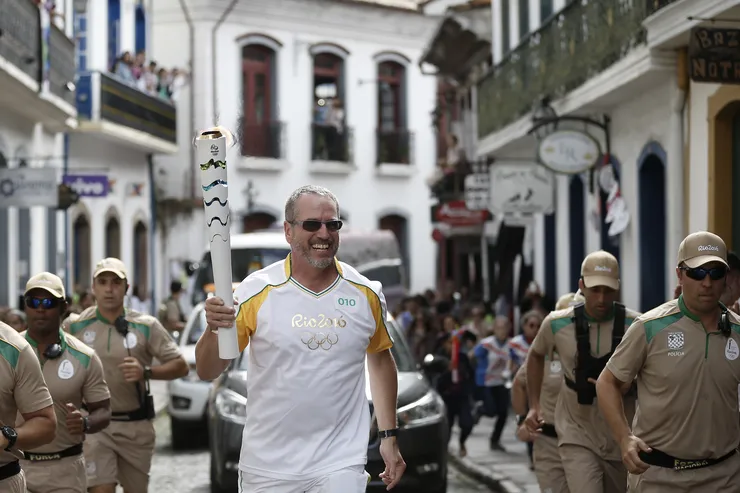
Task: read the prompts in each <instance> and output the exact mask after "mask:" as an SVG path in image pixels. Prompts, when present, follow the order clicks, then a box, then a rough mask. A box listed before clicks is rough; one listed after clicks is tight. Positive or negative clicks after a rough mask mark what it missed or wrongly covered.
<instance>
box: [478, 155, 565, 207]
mask: <svg viewBox="0 0 740 493" xmlns="http://www.w3.org/2000/svg"><path fill="white" fill-rule="evenodd" d="M554 190H555V179H554V176H553V174H552V173H551V172H550V171H549V170H548V169H545V168H543V167H542V166H540V165H539V164H535V163H532V164H522V163H499V162H497V163H496V164H494V165H493V166H491V198H490V202H489V210H490V211H491V212H492V213H493V214H514V215H517V214H519V215H521V214H551V213H552V212H553V210H554V205H555V200H554ZM511 220H515V219H514V216H512V217H511Z"/></svg>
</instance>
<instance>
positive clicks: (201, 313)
mask: <svg viewBox="0 0 740 493" xmlns="http://www.w3.org/2000/svg"><path fill="white" fill-rule="evenodd" d="M204 330H206V311H205V310H203V309H202V308H201V309H199V310H198V312H197V313H195V314H193V326H192V327H190V332H188V339H187V341H185V344H186V345H188V346H189V345H191V344H195V343H196V342H198V339H200V336H201V335H202V334H203V331H204Z"/></svg>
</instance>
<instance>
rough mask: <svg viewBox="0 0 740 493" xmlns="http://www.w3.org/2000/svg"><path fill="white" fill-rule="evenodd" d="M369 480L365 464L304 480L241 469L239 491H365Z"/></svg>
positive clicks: (312, 492)
mask: <svg viewBox="0 0 740 493" xmlns="http://www.w3.org/2000/svg"><path fill="white" fill-rule="evenodd" d="M368 482H370V475H369V474H368V473H367V472H365V468H364V467H363V466H352V467H346V468H344V469H340V470H338V471H334V472H332V473H330V474H327V475H325V476H323V477H321V478H316V479H304V480H285V479H272V478H266V477H264V476H256V475H254V474H250V473H248V472H243V471H239V493H365V490H366V489H367V484H368Z"/></svg>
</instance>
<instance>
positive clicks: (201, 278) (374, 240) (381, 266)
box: [191, 229, 406, 310]
mask: <svg viewBox="0 0 740 493" xmlns="http://www.w3.org/2000/svg"><path fill="white" fill-rule="evenodd" d="M341 238H342V241H341V243H340V246H339V252H338V253H337V257H338V258H339V259H340V260H341V261H343V262H346V263H348V264H350V265H351V266H352V267H354V268H355V269H357V270H358V271H359V272H360V273H361V274H362V275H364V276H366V277H367V278H368V279H370V280H373V281H380V282H381V283H382V285H383V293H384V294H385V297H386V303H387V305H388V308H389V310H392V309H393V308H395V306H396V305H397V304H398V303H400V302H401V300H403V298H404V296H405V295H406V288H405V275H404V265H403V260H402V258H401V251H400V249H399V247H398V242H397V241H396V237H395V235H394V234H393V233H392V232H390V231H385V230H376V231H368V232H360V231H352V230H350V231H346V232H345V231H342V233H341ZM288 253H290V246H289V245H288V243H287V242H286V241H285V234H284V232H283V230H282V229H271V230H264V231H255V232H253V233H245V234H239V235H234V236H232V237H231V279H232V282H233V283H234V287H236V285H237V284H239V283H240V282H242V280H244V278H245V277H247V276H248V275H249V274H251V273H252V272H255V271H257V270H259V269H262V268H263V267H266V266H268V265H270V264H272V263H275V262H277V261H279V260H282V259H284V258H285V257H286V256H287V255H288ZM193 275H194V276H195V280H194V283H193V288H192V289H193V292H192V300H191V302H192V304H193V306H196V305H197V304H198V303H200V302H202V301H204V300H205V298H206V296H207V294H208V292H211V291H213V289H214V287H213V272H212V270H211V252H210V250H209V248H206V252H205V254H204V255H203V259H202V260H201V261H200V264H199V265H198V268H197V269H196V271H195V273H194V274H193Z"/></svg>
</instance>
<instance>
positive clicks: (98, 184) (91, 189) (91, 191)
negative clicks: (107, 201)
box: [62, 175, 108, 197]
mask: <svg viewBox="0 0 740 493" xmlns="http://www.w3.org/2000/svg"><path fill="white" fill-rule="evenodd" d="M62 183H64V184H65V185H68V186H69V187H70V188H71V189H72V190H74V191H75V192H77V195H79V196H80V197H106V196H107V195H108V177H107V176H106V175H64V177H63V178H62Z"/></svg>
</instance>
